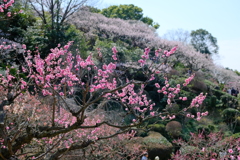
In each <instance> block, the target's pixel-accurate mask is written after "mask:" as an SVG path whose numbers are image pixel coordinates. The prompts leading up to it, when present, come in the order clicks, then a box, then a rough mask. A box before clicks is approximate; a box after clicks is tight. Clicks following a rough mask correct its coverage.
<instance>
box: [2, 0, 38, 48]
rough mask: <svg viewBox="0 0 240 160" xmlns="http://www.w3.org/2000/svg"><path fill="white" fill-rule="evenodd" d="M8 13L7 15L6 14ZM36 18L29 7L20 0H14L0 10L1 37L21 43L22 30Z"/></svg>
mask: <svg viewBox="0 0 240 160" xmlns="http://www.w3.org/2000/svg"><path fill="white" fill-rule="evenodd" d="M6 13H8V16H7V14H6ZM35 21H36V18H35V16H34V14H33V12H32V10H31V9H30V8H29V6H28V5H27V4H26V5H25V4H24V2H23V1H22V0H16V2H15V3H14V4H13V6H12V7H11V8H8V9H6V10H5V11H4V12H2V13H1V12H0V22H1V25H0V33H1V37H3V38H5V39H8V40H12V41H15V42H19V43H22V42H23V39H24V32H25V31H26V29H27V27H28V26H31V25H33V23H35Z"/></svg>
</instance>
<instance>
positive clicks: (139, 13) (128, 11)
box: [100, 4, 160, 29]
mask: <svg viewBox="0 0 240 160" xmlns="http://www.w3.org/2000/svg"><path fill="white" fill-rule="evenodd" d="M100 13H101V14H103V15H104V16H106V17H109V18H121V19H124V20H140V21H142V22H143V23H146V24H148V25H150V26H152V27H154V28H155V29H158V28H159V27H160V25H159V24H158V23H155V22H153V19H151V18H149V17H143V10H142V9H141V8H140V7H137V6H134V5H133V4H129V5H119V6H116V5H113V6H110V7H108V8H104V9H102V11H101V12H100Z"/></svg>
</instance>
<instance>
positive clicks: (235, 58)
mask: <svg viewBox="0 0 240 160" xmlns="http://www.w3.org/2000/svg"><path fill="white" fill-rule="evenodd" d="M119 4H133V5H135V6H138V7H140V8H142V9H143V13H144V16H147V17H150V18H152V19H153V20H154V22H157V23H159V24H160V28H159V29H158V30H157V32H158V34H159V36H160V37H161V36H163V35H164V34H165V33H166V32H167V31H169V30H177V29H183V30H187V31H189V32H191V31H192V30H197V29H200V28H201V29H205V30H207V31H208V32H210V33H211V34H212V36H214V37H215V38H217V41H218V42H217V44H218V46H219V54H218V56H214V59H215V63H216V64H218V65H221V66H223V67H228V68H230V69H233V70H238V71H240V0H100V1H99V2H98V3H97V4H96V6H95V7H97V8H106V7H108V6H110V5H119Z"/></svg>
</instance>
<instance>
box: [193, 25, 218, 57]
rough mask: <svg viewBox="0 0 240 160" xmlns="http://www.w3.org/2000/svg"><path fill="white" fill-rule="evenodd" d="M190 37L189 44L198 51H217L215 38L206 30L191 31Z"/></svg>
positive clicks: (211, 52) (205, 52) (208, 52)
mask: <svg viewBox="0 0 240 160" xmlns="http://www.w3.org/2000/svg"><path fill="white" fill-rule="evenodd" d="M191 37H192V39H191V44H192V45H193V47H194V48H195V49H196V50H197V51H198V52H200V53H204V54H210V55H211V54H214V53H218V45H217V39H216V38H215V37H213V36H212V34H211V33H209V32H208V31H206V30H204V29H198V30H196V31H192V32H191Z"/></svg>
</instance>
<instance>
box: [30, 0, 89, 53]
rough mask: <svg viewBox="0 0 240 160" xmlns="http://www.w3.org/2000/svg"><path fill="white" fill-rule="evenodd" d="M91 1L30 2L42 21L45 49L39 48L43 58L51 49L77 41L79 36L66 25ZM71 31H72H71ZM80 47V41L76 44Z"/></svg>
mask: <svg viewBox="0 0 240 160" xmlns="http://www.w3.org/2000/svg"><path fill="white" fill-rule="evenodd" d="M88 1H89V0H67V1H65V0H47V1H38V0H29V3H30V4H31V6H32V8H33V9H34V11H35V12H36V14H37V15H38V16H39V18H40V19H41V20H42V30H43V31H44V32H43V37H44V40H42V41H41V42H40V43H44V44H45V46H44V47H43V48H40V47H39V48H38V50H40V52H41V53H42V54H41V56H42V57H46V56H47V55H48V53H49V51H50V49H51V48H55V47H56V46H57V45H58V44H61V45H64V44H66V43H67V42H68V41H70V40H73V39H77V38H76V36H77V34H75V33H74V31H73V30H72V33H70V32H69V31H70V30H71V29H70V28H71V25H68V24H67V23H65V21H66V19H68V18H69V17H70V16H71V15H72V14H74V13H75V12H76V11H78V10H80V9H81V8H82V7H83V5H84V4H86V3H87V2H88ZM69 29H70V30H69ZM75 43H77V45H79V43H81V42H79V41H77V42H75Z"/></svg>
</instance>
